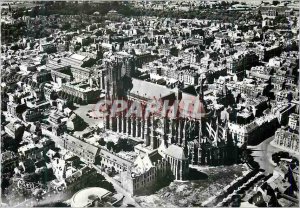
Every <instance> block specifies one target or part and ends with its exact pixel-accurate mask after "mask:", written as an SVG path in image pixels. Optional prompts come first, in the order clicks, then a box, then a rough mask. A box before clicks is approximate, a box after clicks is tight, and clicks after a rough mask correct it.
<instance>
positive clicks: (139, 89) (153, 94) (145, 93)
mask: <svg viewBox="0 0 300 208" xmlns="http://www.w3.org/2000/svg"><path fill="white" fill-rule="evenodd" d="M129 93H131V94H133V95H138V96H141V97H144V98H147V99H151V100H152V99H160V98H163V97H165V96H168V95H170V94H172V93H173V92H172V90H170V89H168V88H166V87H164V86H162V85H158V84H154V83H151V82H147V81H143V80H138V79H132V88H131V89H130V91H129Z"/></svg>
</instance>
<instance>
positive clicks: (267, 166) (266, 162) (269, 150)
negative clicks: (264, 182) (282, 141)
mask: <svg viewBox="0 0 300 208" xmlns="http://www.w3.org/2000/svg"><path fill="white" fill-rule="evenodd" d="M273 139H274V137H273V136H272V137H270V138H268V139H266V140H265V141H263V142H262V143H260V144H259V145H256V146H248V148H249V149H251V150H253V153H252V156H253V157H254V161H256V162H257V163H258V164H259V165H260V168H261V169H264V170H265V175H269V174H271V173H273V170H274V168H275V167H276V164H275V163H274V162H273V161H272V154H274V153H276V152H279V151H281V150H280V149H278V148H276V147H274V146H273V145H271V144H270V142H271V141H272V140H273Z"/></svg>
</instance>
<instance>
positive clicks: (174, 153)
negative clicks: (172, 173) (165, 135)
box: [166, 144, 187, 160]
mask: <svg viewBox="0 0 300 208" xmlns="http://www.w3.org/2000/svg"><path fill="white" fill-rule="evenodd" d="M166 155H168V156H171V157H174V158H176V159H179V160H187V157H186V156H185V153H184V151H183V148H181V147H179V146H177V145H174V144H171V145H170V146H169V147H168V148H167V150H166Z"/></svg>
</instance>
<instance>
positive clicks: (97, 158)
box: [95, 155, 102, 165]
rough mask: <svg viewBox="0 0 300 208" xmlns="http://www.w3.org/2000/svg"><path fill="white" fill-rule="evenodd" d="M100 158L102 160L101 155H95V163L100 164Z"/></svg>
mask: <svg viewBox="0 0 300 208" xmlns="http://www.w3.org/2000/svg"><path fill="white" fill-rule="evenodd" d="M101 160H102V158H101V156H100V155H97V156H96V157H95V165H101Z"/></svg>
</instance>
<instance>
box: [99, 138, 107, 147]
mask: <svg viewBox="0 0 300 208" xmlns="http://www.w3.org/2000/svg"><path fill="white" fill-rule="evenodd" d="M98 143H99V144H100V145H101V146H105V145H106V142H105V141H104V138H100V140H99V141H98Z"/></svg>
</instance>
